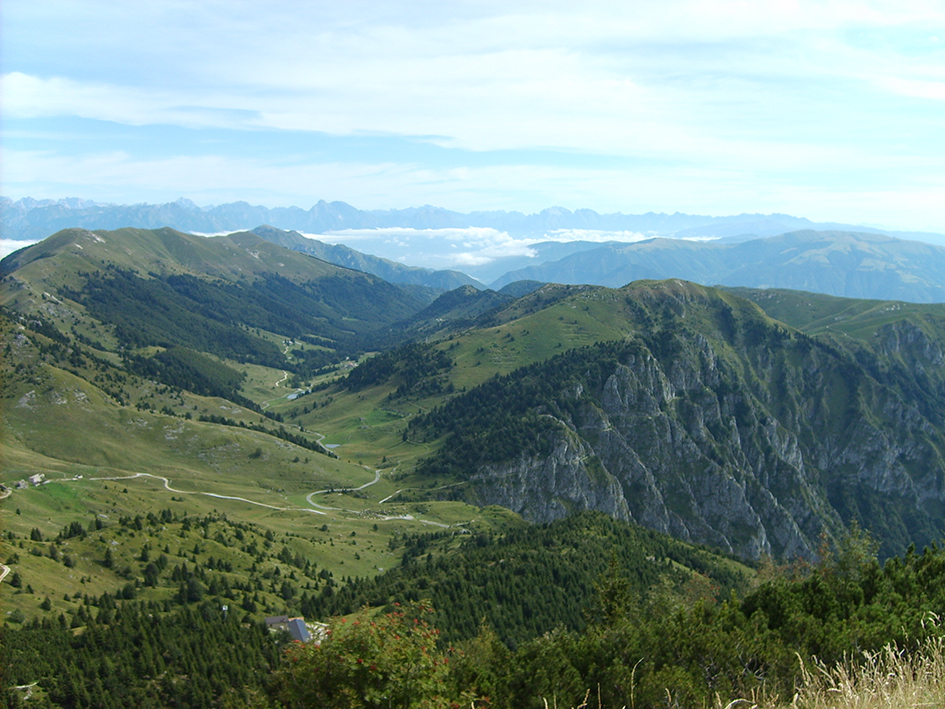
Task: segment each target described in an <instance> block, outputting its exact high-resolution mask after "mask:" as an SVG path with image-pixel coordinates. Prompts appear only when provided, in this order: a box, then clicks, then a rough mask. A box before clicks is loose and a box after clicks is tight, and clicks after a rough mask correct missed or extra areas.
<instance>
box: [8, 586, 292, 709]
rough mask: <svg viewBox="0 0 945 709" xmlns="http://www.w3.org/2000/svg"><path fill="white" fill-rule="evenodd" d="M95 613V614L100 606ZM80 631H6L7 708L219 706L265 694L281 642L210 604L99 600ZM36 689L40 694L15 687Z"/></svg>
mask: <svg viewBox="0 0 945 709" xmlns="http://www.w3.org/2000/svg"><path fill="white" fill-rule="evenodd" d="M96 606H97V607H96ZM90 607H91V608H93V610H92V611H91V612H89V613H87V614H86V616H85V618H84V619H83V622H84V625H83V626H82V632H80V633H76V632H75V631H73V630H70V628H69V626H68V623H67V621H66V620H65V618H64V617H60V618H59V619H58V620H57V619H55V618H44V619H43V620H42V621H40V620H38V619H37V620H35V621H32V622H30V623H27V624H26V625H24V626H23V627H22V628H14V627H11V626H10V625H6V626H4V627H3V628H0V665H2V667H3V670H2V674H0V678H2V681H3V683H4V695H5V696H4V697H3V699H4V700H5V701H4V706H9V707H21V706H23V707H101V708H102V709H109V708H112V707H114V708H116V709H117V708H119V707H168V706H182V707H217V706H221V705H222V704H223V703H225V702H231V703H232V704H239V703H242V702H243V701H245V698H246V696H247V693H252V692H258V691H259V690H260V689H261V688H262V687H263V686H264V684H265V682H266V680H267V678H268V675H269V673H270V672H271V671H272V670H273V669H275V668H276V667H277V666H278V663H279V658H280V645H281V643H282V642H284V639H283V638H281V637H278V636H272V635H270V633H269V631H268V630H266V629H265V627H263V626H262V625H261V624H259V623H245V622H240V620H239V617H240V616H239V615H238V614H237V613H226V612H224V611H222V610H221V608H220V606H218V605H216V604H213V603H209V602H206V603H201V604H194V605H192V606H187V607H184V608H182V609H180V610H175V611H171V612H167V607H166V605H165V604H160V603H137V602H132V603H123V604H121V605H116V604H115V603H114V601H111V602H109V601H108V600H107V599H94V605H90ZM36 682H38V684H39V686H38V688H37V692H36V694H37V696H32V697H30V699H29V700H28V701H23V699H22V697H23V696H24V693H23V692H22V691H20V690H16V689H10V688H11V687H16V686H23V685H30V684H33V683H36Z"/></svg>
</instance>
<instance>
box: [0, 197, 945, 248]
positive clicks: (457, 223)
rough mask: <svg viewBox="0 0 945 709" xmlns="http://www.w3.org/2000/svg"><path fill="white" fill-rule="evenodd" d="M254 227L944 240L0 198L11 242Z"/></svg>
mask: <svg viewBox="0 0 945 709" xmlns="http://www.w3.org/2000/svg"><path fill="white" fill-rule="evenodd" d="M259 224H271V225H273V226H275V227H277V228H280V229H286V230H296V231H302V232H308V233H323V232H326V231H338V230H342V229H371V228H384V227H408V228H413V229H443V228H465V227H476V226H478V227H490V228H494V229H498V230H500V231H505V232H508V233H509V234H511V235H515V236H522V235H525V236H536V235H541V234H543V233H546V232H549V231H555V230H559V229H589V230H602V231H632V232H639V233H642V234H650V235H656V234H660V235H664V236H674V235H675V236H678V237H687V238H692V237H712V238H726V239H734V238H740V239H744V238H751V237H762V236H774V235H777V234H780V233H784V232H786V231H794V230H797V229H811V228H820V229H844V230H850V229H853V230H858V231H862V232H868V233H882V234H889V235H891V236H898V237H901V238H909V237H913V238H920V239H923V240H928V241H930V242H934V243H938V244H941V245H945V235H942V234H934V233H929V232H908V231H901V230H887V229H877V228H874V227H864V226H857V225H850V224H840V223H836V222H813V221H811V220H809V219H805V218H803V217H793V216H791V215H786V214H769V215H763V214H739V215H730V216H721V217H715V216H707V215H690V214H684V213H680V212H676V213H674V214H664V213H654V212H647V213H645V214H636V215H634V214H623V213H620V212H617V213H610V214H599V213H597V212H595V211H594V210H591V209H577V210H575V211H573V212H572V211H571V210H568V209H565V208H563V207H550V208H547V209H544V210H542V211H540V212H538V213H533V214H524V213H522V212H515V211H512V212H508V211H501V210H497V211H473V212H468V213H462V212H455V211H451V210H448V209H444V208H441V207H434V206H431V205H424V206H422V207H410V208H406V209H386V210H384V209H374V210H361V209H357V208H356V207H353V206H351V205H350V204H347V203H345V202H340V201H334V202H326V201H324V200H320V201H318V202H317V203H315V204H314V205H313V206H312V207H311V208H310V209H308V210H305V209H302V208H301V207H275V208H268V207H263V206H258V205H250V204H249V203H247V202H232V203H229V204H223V205H217V206H213V207H198V206H197V205H196V204H194V203H193V202H192V201H190V200H188V199H184V198H181V199H178V200H176V201H175V202H168V203H165V204H136V205H114V204H101V203H97V202H91V201H88V200H83V199H79V198H68V199H62V200H57V201H54V200H34V199H31V198H23V199H21V200H18V201H16V202H14V201H13V200H11V199H9V198H7V197H2V198H0V233H2V234H3V238H6V239H14V240H29V239H41V238H44V237H45V236H48V235H49V234H52V233H54V232H56V231H59V230H60V229H63V228H67V227H72V226H81V227H84V228H89V229H118V228H122V227H127V226H133V227H139V228H159V227H163V226H170V227H174V228H176V229H180V230H182V231H197V232H202V233H218V232H223V231H240V230H249V229H252V228H253V227H255V226H256V225H259Z"/></svg>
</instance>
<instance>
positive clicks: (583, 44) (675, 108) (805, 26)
mask: <svg viewBox="0 0 945 709" xmlns="http://www.w3.org/2000/svg"><path fill="white" fill-rule="evenodd" d="M0 28H2V29H0V31H2V37H0V40H2V41H0V70H2V74H3V78H2V85H0V115H2V119H0V120H2V123H0V140H2V154H0V184H2V193H3V195H4V196H7V197H11V198H13V199H18V198H20V197H23V196H32V197H36V198H57V197H66V196H75V197H84V198H87V199H94V200H99V201H108V202H118V203H133V202H163V201H169V200H173V199H176V198H177V197H180V196H185V197H189V198H191V199H193V200H194V201H195V202H197V203H198V204H205V205H206V204H219V203H223V202H229V201H234V200H239V199H242V200H246V201H248V202H251V203H255V204H264V205H267V206H270V207H272V206H286V205H298V206H301V207H305V208H307V207H309V206H310V205H311V204H313V203H314V202H316V201H317V200H319V199H325V200H329V201H331V200H344V201H346V202H349V203H351V204H353V205H354V206H356V207H359V208H365V209H367V208H392V207H398V208H399V207H409V206H419V205H423V204H434V205H438V206H443V207H447V208H450V209H457V210H460V211H471V210H480V209H517V210H521V211H526V212H530V211H537V210H540V209H542V208H545V207H548V206H552V205H561V206H564V207H568V208H570V209H577V208H581V207H586V208H591V209H595V210H597V211H600V212H614V211H620V212H624V213H639V212H647V211H666V212H674V211H682V212H690V213H700V214H712V215H723V214H737V213H741V212H765V213H767V212H784V213H789V214H794V215H797V216H804V217H808V218H811V219H814V220H818V221H828V220H829V221H840V222H848V223H858V224H870V225H880V226H887V227H891V228H898V229H911V230H929V231H937V232H945V206H943V205H945V3H943V2H909V1H908V0H902V1H900V2H897V3H890V2H879V3H868V2H829V1H826V2H812V3H808V2H791V1H784V2H769V3H766V2H723V1H712V2H710V1H706V0H696V1H692V2H684V1H679V2H677V1H676V0H667V1H665V2H659V3H654V2H633V1H629V2H628V1H625V2H619V3H618V2H614V3H593V2H592V3H584V4H580V3H574V2H568V3H554V2H540V3H539V2H534V3H533V2H521V3H515V2H511V3H510V2H503V3H498V2H495V3H492V2H483V1H477V2H448V1H445V0H444V1H439V2H399V3H377V2H364V3H362V2H352V1H351V0H347V1H345V2H259V1H257V2H238V1H236V0H226V1H224V2H205V1H201V0H189V1H186V2H181V1H177V0H173V1H172V0H148V2H134V3H132V2H115V0H111V1H109V2H99V1H97V0H82V1H78V0H75V1H70V2H59V1H57V0H43V2H36V0H3V3H2V4H0Z"/></svg>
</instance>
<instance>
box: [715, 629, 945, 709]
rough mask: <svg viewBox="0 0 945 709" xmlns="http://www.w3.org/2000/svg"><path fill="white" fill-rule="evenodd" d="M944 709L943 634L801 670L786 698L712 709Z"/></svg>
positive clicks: (741, 701) (739, 702) (744, 701)
mask: <svg viewBox="0 0 945 709" xmlns="http://www.w3.org/2000/svg"><path fill="white" fill-rule="evenodd" d="M920 707H921V708H922V709H945V638H941V637H939V638H931V639H929V640H928V641H926V642H925V643H924V644H923V645H922V647H921V648H919V650H918V651H915V652H912V653H909V654H906V653H905V652H904V651H901V650H899V649H897V648H896V647H895V646H894V645H888V646H886V647H885V648H884V649H883V650H880V651H879V652H876V653H865V654H864V655H863V656H862V657H861V658H860V659H859V660H848V661H847V662H844V663H843V664H841V665H837V666H833V667H828V666H826V665H824V664H822V663H817V664H816V665H815V667H814V668H813V670H810V669H807V668H805V669H804V670H803V682H802V685H801V687H800V688H799V689H798V691H797V694H795V696H794V697H793V699H792V700H791V701H790V702H789V703H785V702H784V701H783V700H781V701H778V700H777V699H774V700H772V699H766V698H764V697H752V698H750V699H737V700H735V701H733V702H730V703H728V704H722V703H721V702H720V703H719V704H718V705H717V709H919V708H920Z"/></svg>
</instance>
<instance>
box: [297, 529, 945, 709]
mask: <svg viewBox="0 0 945 709" xmlns="http://www.w3.org/2000/svg"><path fill="white" fill-rule="evenodd" d="M871 549H872V547H871V543H870V542H869V540H868V538H866V537H864V536H862V535H860V534H859V533H857V532H854V533H853V534H852V535H851V536H850V537H848V538H846V539H845V541H844V543H843V544H842V545H841V548H840V549H838V550H837V551H836V553H826V550H825V555H824V560H823V561H822V562H821V563H819V564H818V565H816V566H804V565H800V566H794V567H790V568H782V569H775V568H768V569H766V570H765V571H764V578H763V580H762V583H761V584H760V585H759V586H758V587H757V588H756V589H755V590H753V591H751V592H750V593H748V594H747V595H746V596H744V597H741V598H740V597H738V596H736V595H734V594H732V595H729V596H725V595H724V594H723V595H722V596H721V600H719V599H717V598H716V597H715V596H714V595H713V594H711V593H708V594H706V593H703V594H702V595H701V598H699V597H694V596H693V595H692V594H688V595H687V594H686V593H685V590H684V591H683V592H680V591H679V590H677V589H674V588H672V587H666V586H662V587H656V588H655V589H652V590H651V591H650V592H649V593H648V594H644V595H640V594H638V593H635V592H634V583H633V582H632V581H631V580H630V579H629V578H627V576H626V575H625V573H624V572H623V571H621V570H620V569H619V568H615V567H613V566H612V567H611V568H610V569H609V570H608V571H607V573H605V574H604V575H603V576H602V577H601V579H600V581H599V582H598V584H597V599H598V600H597V603H596V605H595V608H596V612H595V613H591V614H589V616H588V617H589V623H588V625H587V627H586V628H585V629H584V630H583V631H581V632H573V631H567V630H563V629H561V628H559V629H558V630H555V631H553V632H548V633H546V634H543V635H542V636H540V637H537V638H535V639H533V640H530V641H528V642H525V643H522V644H521V645H519V646H518V647H517V648H516V649H514V650H510V649H509V648H507V647H506V646H505V645H504V644H503V643H501V642H500V641H499V639H498V637H497V636H496V634H495V632H494V631H493V630H492V629H491V628H490V627H489V626H488V624H484V625H483V626H481V627H480V629H479V632H478V634H477V635H476V637H474V638H472V639H471V640H468V641H466V642H463V643H458V644H457V643H453V644H448V643H443V642H441V643H440V645H439V648H438V650H437V651H433V650H432V648H431V647H430V646H431V642H430V641H429V640H428V639H427V638H428V637H429V635H427V636H425V637H422V638H420V639H418V640H417V641H416V645H417V647H416V648H415V649H416V651H417V652H418V654H419V651H421V650H425V651H426V652H427V653H429V654H430V655H431V657H429V658H426V659H425V664H422V665H421V664H420V663H418V662H415V663H413V665H412V667H414V668H415V669H416V670H417V674H418V675H419V677H418V678H417V679H416V680H415V681H416V682H417V684H416V685H415V687H417V689H416V691H415V694H414V695H413V696H412V697H411V698H410V700H409V701H408V700H401V701H400V702H399V703H398V704H397V706H403V707H421V706H453V705H451V704H450V701H459V700H460V699H461V698H464V699H463V701H464V702H466V703H468V702H469V701H470V700H471V698H473V697H477V698H478V701H477V703H475V704H474V706H490V707H507V708H509V709H512V708H515V709H530V708H532V707H534V708H535V709H540V708H541V707H543V706H545V702H548V704H549V705H550V704H551V703H552V702H555V703H556V704H557V706H567V707H574V706H578V705H579V704H580V703H581V702H582V700H584V699H585V697H586V696H587V695H588V694H590V696H591V697H592V698H593V701H594V702H595V705H599V706H602V707H615V708H616V707H625V706H634V707H638V708H640V709H656V708H657V707H666V706H671V707H704V706H719V707H721V706H725V705H726V704H728V702H729V701H731V700H733V699H737V698H739V697H742V698H744V697H748V696H752V693H753V692H763V693H765V694H767V695H768V696H776V695H778V694H780V696H782V697H791V696H793V695H794V694H795V691H796V688H797V687H798V686H799V685H800V683H801V682H802V681H803V680H804V672H805V671H807V672H810V671H812V670H813V669H814V666H813V657H814V656H815V655H816V657H817V658H818V660H819V662H820V663H821V665H820V666H821V667H826V668H828V669H829V668H830V667H832V666H834V665H835V664H837V663H840V662H843V661H844V660H845V658H847V657H849V656H850V655H851V654H852V653H862V652H865V651H878V650H879V649H881V648H882V647H883V646H885V645H886V644H888V643H891V642H894V643H896V646H897V647H898V648H899V651H900V652H901V653H902V654H903V655H904V656H908V654H909V653H910V652H914V651H917V650H920V649H921V648H923V646H924V644H925V640H926V639H928V638H934V637H942V635H943V629H942V628H941V626H940V625H939V624H938V616H937V612H938V610H940V609H941V607H942V604H943V603H945V552H943V550H941V549H938V548H935V547H930V548H927V549H926V550H925V551H924V552H923V553H921V554H916V553H914V552H912V551H910V552H909V553H908V554H906V555H905V556H904V557H898V558H894V559H890V560H888V561H887V562H886V563H885V564H884V565H882V566H880V565H879V564H878V563H877V561H876V559H875V557H874V556H873V555H872V551H871ZM507 574H508V575H509V576H513V575H514V574H515V571H514V570H513V569H509V570H508V571H507ZM393 611H394V613H396V614H397V615H396V616H395V617H394V618H393V619H390V618H388V620H386V621H385V622H384V624H383V625H382V624H380V623H378V625H379V626H381V627H380V629H378V628H373V629H372V628H371V626H373V625H374V624H370V625H368V626H367V627H365V624H364V622H362V625H361V626H359V627H358V628H352V627H351V626H350V622H340V621H336V622H335V623H333V625H332V628H331V629H332V630H333V631H335V632H337V633H339V634H340V635H341V637H342V640H341V641H340V642H336V641H335V639H334V637H333V636H332V639H331V640H330V641H329V642H328V643H326V644H325V645H324V646H323V648H306V649H305V650H302V651H301V652H300V653H299V654H297V655H296V654H293V655H292V656H291V660H290V663H289V664H288V665H287V666H285V667H284V669H283V670H282V671H281V675H280V676H281V677H283V678H286V679H284V680H283V681H284V682H285V683H286V684H288V685H289V686H293V691H291V692H288V693H286V694H284V695H282V696H283V698H285V699H287V700H288V706H301V705H300V704H298V703H296V702H297V701H298V697H299V696H300V694H301V693H302V692H305V691H309V692H314V691H317V689H318V687H319V681H320V677H321V678H322V679H321V681H324V680H323V678H324V675H323V674H322V675H320V674H319V673H320V672H325V671H327V668H328V667H330V666H336V667H337V666H339V665H340V666H341V667H345V666H347V667H352V668H358V670H359V671H357V672H351V673H350V674H342V673H341V672H340V671H338V670H335V671H334V674H333V675H332V677H333V678H334V682H335V684H334V688H335V690H336V691H337V692H338V693H339V694H341V695H343V696H350V700H349V701H350V703H349V704H347V705H345V706H357V707H380V706H387V704H385V703H384V697H385V696H388V695H385V689H387V690H389V691H391V692H393V691H394V690H395V689H396V687H397V686H399V682H400V680H399V678H398V676H396V675H394V674H393V673H390V672H389V670H387V673H386V674H385V672H384V670H381V669H380V668H382V667H386V666H387V665H388V663H389V662H390V658H391V655H390V654H388V652H387V650H386V648H385V646H384V645H383V644H378V643H377V642H376V641H374V642H371V641H370V639H371V638H373V637H376V635H378V634H379V635H382V636H383V634H384V633H386V632H391V631H389V630H388V627H389V626H390V625H392V624H393V625H394V628H395V629H396V627H397V626H396V623H397V621H398V620H399V619H400V618H402V617H406V618H408V619H409V618H410V617H411V616H412V615H418V614H419V615H421V617H422V613H423V606H422V604H421V605H420V606H405V609H404V610H401V611H400V612H399V613H398V609H397V608H396V607H395V608H394V609H393ZM404 614H405V615H404ZM363 636H367V638H365V640H364V641H360V640H359V639H360V638H362V637H363ZM398 652H399V653H400V654H403V653H402V652H401V651H400V650H398ZM391 654H394V653H391ZM332 663H334V664H332ZM346 663H347V664H346ZM362 667H363V670H361V668H362ZM442 667H448V668H449V671H448V674H447V673H445V672H443V671H442V669H438V668H442ZM323 668H325V669H323ZM421 679H423V680H426V682H425V684H421ZM388 684H389V685H390V686H389V687H388V686H387V685H388ZM598 702H599V704H596V703H598Z"/></svg>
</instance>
